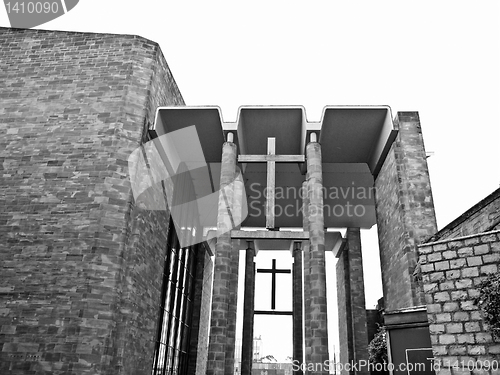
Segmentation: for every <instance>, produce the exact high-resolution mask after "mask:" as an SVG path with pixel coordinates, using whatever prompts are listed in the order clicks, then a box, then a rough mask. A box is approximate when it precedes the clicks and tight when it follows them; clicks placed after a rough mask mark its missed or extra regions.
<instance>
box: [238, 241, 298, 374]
mask: <svg viewBox="0 0 500 375" xmlns="http://www.w3.org/2000/svg"><path fill="white" fill-rule="evenodd" d="M303 328H304V326H303V316H302V249H301V243H300V242H295V244H294V249H293V361H294V364H297V365H301V364H302V362H303V361H304V351H303V347H304V335H303V331H302V330H303ZM295 374H296V375H302V370H300V369H299V370H298V371H295ZM243 375H244V374H243Z"/></svg>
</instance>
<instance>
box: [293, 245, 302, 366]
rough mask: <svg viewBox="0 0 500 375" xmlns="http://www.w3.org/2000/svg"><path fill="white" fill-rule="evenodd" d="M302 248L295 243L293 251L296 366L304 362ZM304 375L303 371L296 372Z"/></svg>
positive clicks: (294, 352)
mask: <svg viewBox="0 0 500 375" xmlns="http://www.w3.org/2000/svg"><path fill="white" fill-rule="evenodd" d="M302 305H303V304H302V248H301V243H300V242H295V244H294V249H293V360H294V364H302V362H303V361H304V351H303V346H304V335H303V331H302V330H303V328H304V326H303V322H304V320H303V316H302ZM295 374H296V375H302V371H301V370H298V371H295Z"/></svg>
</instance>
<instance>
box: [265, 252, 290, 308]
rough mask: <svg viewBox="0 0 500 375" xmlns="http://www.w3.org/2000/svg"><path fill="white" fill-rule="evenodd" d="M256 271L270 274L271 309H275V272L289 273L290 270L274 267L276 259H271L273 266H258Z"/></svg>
mask: <svg viewBox="0 0 500 375" xmlns="http://www.w3.org/2000/svg"><path fill="white" fill-rule="evenodd" d="M257 272H258V273H270V274H271V310H275V309H276V274H277V273H291V271H290V270H280V269H277V268H276V259H273V267H272V268H271V269H263V268H258V269H257Z"/></svg>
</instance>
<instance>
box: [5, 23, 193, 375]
mask: <svg viewBox="0 0 500 375" xmlns="http://www.w3.org/2000/svg"><path fill="white" fill-rule="evenodd" d="M0 33H1V36H0V37H1V38H2V49H0V83H1V85H0V98H1V100H2V106H1V108H0V207H1V209H0V262H1V265H0V266H1V268H2V270H1V273H0V330H1V331H0V332H1V333H2V334H1V335H0V346H1V348H2V349H1V351H0V373H2V374H8V373H23V374H28V373H33V374H35V373H43V372H44V371H46V372H50V373H52V374H62V373H64V374H83V373H93V374H94V373H99V374H134V375H136V374H143V373H144V374H146V373H149V371H150V368H151V361H152V351H153V350H152V349H153V347H154V346H153V340H154V338H155V330H156V324H157V320H158V317H157V314H158V304H159V295H160V288H161V285H160V283H161V278H160V277H158V275H160V274H161V272H162V267H163V257H164V251H165V249H166V247H165V244H166V236H167V230H166V225H167V223H168V220H166V213H165V212H154V211H153V212H152V211H144V210H141V209H140V208H138V207H136V206H135V205H134V201H133V197H132V195H131V189H130V181H129V178H128V166H127V158H128V156H129V154H130V153H131V152H132V151H133V150H134V149H135V148H136V147H137V146H138V145H139V144H140V142H141V140H142V139H143V138H144V131H145V125H147V124H148V122H152V118H153V116H154V111H155V109H156V107H157V106H159V105H182V104H183V100H182V97H181V95H180V93H179V91H178V89H177V87H176V85H175V82H174V80H173V78H172V76H171V74H170V72H169V70H168V67H167V65H166V62H165V60H164V58H163V56H162V54H161V51H160V50H159V47H158V45H157V44H156V43H153V42H151V41H149V40H146V39H144V38H141V37H137V36H127V35H109V34H89V33H71V32H54V31H43V30H20V29H18V30H16V29H5V28H1V29H0Z"/></svg>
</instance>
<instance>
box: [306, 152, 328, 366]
mask: <svg viewBox="0 0 500 375" xmlns="http://www.w3.org/2000/svg"><path fill="white" fill-rule="evenodd" d="M306 157H307V183H308V190H307V193H308V194H307V195H308V198H309V215H308V217H309V238H310V251H309V252H310V259H309V269H310V271H309V272H310V276H309V277H310V288H311V289H310V295H311V299H310V301H309V309H310V310H309V314H307V318H308V319H310V324H311V341H310V347H311V362H312V363H325V361H328V360H329V356H328V324H327V307H326V272H325V228H324V218H323V171H322V165H321V145H320V144H319V143H317V142H310V143H308V144H307V146H306ZM315 367H317V368H315V370H318V371H312V372H311V373H312V374H325V375H326V374H327V371H326V370H325V369H324V367H321V366H315ZM321 370H323V371H321Z"/></svg>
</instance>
